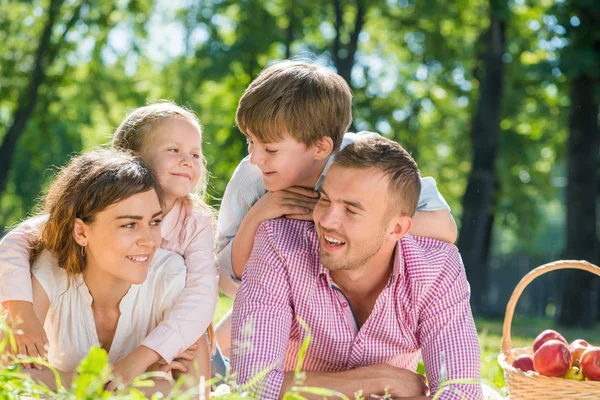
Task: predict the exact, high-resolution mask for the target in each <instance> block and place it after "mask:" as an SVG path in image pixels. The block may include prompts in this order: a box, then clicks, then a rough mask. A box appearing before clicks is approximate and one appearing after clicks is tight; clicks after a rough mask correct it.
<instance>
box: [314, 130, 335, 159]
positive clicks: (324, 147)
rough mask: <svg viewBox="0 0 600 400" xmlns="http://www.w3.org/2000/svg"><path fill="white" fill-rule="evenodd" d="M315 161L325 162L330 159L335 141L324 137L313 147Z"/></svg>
mask: <svg viewBox="0 0 600 400" xmlns="http://www.w3.org/2000/svg"><path fill="white" fill-rule="evenodd" d="M313 148H314V154H315V160H323V159H324V158H327V157H329V155H330V154H331V152H332V151H333V140H332V139H331V138H330V137H329V136H323V137H322V138H320V139H319V140H317V141H316V142H315V144H314V145H313Z"/></svg>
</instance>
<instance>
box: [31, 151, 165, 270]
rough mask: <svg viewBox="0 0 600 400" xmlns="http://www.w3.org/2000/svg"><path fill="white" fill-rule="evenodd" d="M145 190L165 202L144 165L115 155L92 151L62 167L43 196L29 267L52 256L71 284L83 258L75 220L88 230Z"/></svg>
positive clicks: (82, 265)
mask: <svg viewBox="0 0 600 400" xmlns="http://www.w3.org/2000/svg"><path fill="white" fill-rule="evenodd" d="M149 190H154V191H156V194H157V195H158V198H159V201H160V203H161V206H163V205H164V199H163V196H162V192H161V189H160V186H159V184H158V182H157V181H156V180H155V178H154V175H152V173H151V171H150V169H149V168H148V167H147V166H146V165H145V164H144V162H143V161H142V160H141V159H140V158H138V157H135V156H133V155H131V154H129V153H125V152H123V151H115V150H98V151H91V152H88V153H86V154H83V155H81V156H78V157H74V158H72V159H71V161H69V163H68V164H67V165H66V166H64V167H63V168H62V169H61V170H60V171H59V173H58V174H57V176H56V177H55V178H54V180H53V182H52V183H51V184H50V187H49V189H48V191H47V193H46V195H45V196H44V199H43V203H42V207H41V212H42V213H43V214H46V215H48V220H47V221H46V223H44V224H43V226H42V228H41V231H40V235H39V239H38V241H37V243H36V244H35V246H34V247H33V248H32V250H31V253H30V258H31V262H32V263H33V261H35V259H36V258H37V257H38V256H39V254H40V253H41V251H42V250H43V249H48V250H50V251H51V252H52V253H53V254H54V255H55V257H56V259H57V261H58V265H59V266H60V267H61V268H63V269H64V270H65V271H66V273H67V276H68V277H69V281H70V280H71V278H72V277H73V276H74V275H76V274H80V273H82V272H83V270H84V268H85V258H84V256H83V255H82V251H81V250H82V249H81V247H80V246H79V245H78V244H77V242H76V241H75V238H74V237H73V226H74V224H75V219H76V218H79V219H81V220H82V221H83V222H85V223H87V224H89V223H92V222H94V219H95V217H96V215H97V214H98V213H99V212H101V211H102V210H104V209H105V208H107V207H108V206H110V205H112V204H115V203H117V202H119V201H121V200H124V199H127V198H129V197H131V196H133V195H135V194H138V193H144V192H147V191H149Z"/></svg>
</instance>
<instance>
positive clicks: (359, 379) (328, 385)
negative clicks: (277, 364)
mask: <svg viewBox="0 0 600 400" xmlns="http://www.w3.org/2000/svg"><path fill="white" fill-rule="evenodd" d="M304 374H305V379H304V380H303V381H302V383H301V385H299V386H306V387H316V388H325V389H330V390H335V391H336V392H339V393H342V394H344V395H345V396H346V397H348V398H351V399H352V398H355V395H356V394H357V393H358V392H359V391H361V392H362V397H364V398H367V397H370V396H373V395H377V396H383V395H385V394H386V392H387V393H388V394H389V395H391V396H392V398H400V397H401V398H403V399H413V400H421V399H429V397H427V396H426V395H425V393H426V392H427V385H426V384H425V379H424V377H423V376H421V375H418V374H416V373H414V372H412V371H409V370H406V369H403V368H396V367H393V366H391V365H388V364H375V365H369V366H366V367H360V368H356V369H353V370H349V371H341V372H304ZM293 386H295V385H294V372H293V371H290V372H287V373H286V374H285V378H284V380H283V385H282V389H281V394H280V398H281V396H283V394H284V393H286V392H287V391H289V390H291V389H292V387H293ZM301 395H302V396H304V397H306V398H307V399H310V400H312V399H315V400H317V399H321V398H323V396H322V395H321V396H313V395H311V394H310V393H304V392H302V393H301Z"/></svg>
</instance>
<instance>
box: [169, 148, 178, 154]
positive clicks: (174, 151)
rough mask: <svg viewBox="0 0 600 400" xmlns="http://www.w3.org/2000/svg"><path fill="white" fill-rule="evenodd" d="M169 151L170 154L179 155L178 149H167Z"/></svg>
mask: <svg viewBox="0 0 600 400" xmlns="http://www.w3.org/2000/svg"><path fill="white" fill-rule="evenodd" d="M169 151H170V152H171V153H179V149H176V148H174V147H171V148H170V149H169Z"/></svg>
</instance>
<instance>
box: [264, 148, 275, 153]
mask: <svg viewBox="0 0 600 400" xmlns="http://www.w3.org/2000/svg"><path fill="white" fill-rule="evenodd" d="M265 151H266V152H267V153H277V150H273V149H265Z"/></svg>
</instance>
